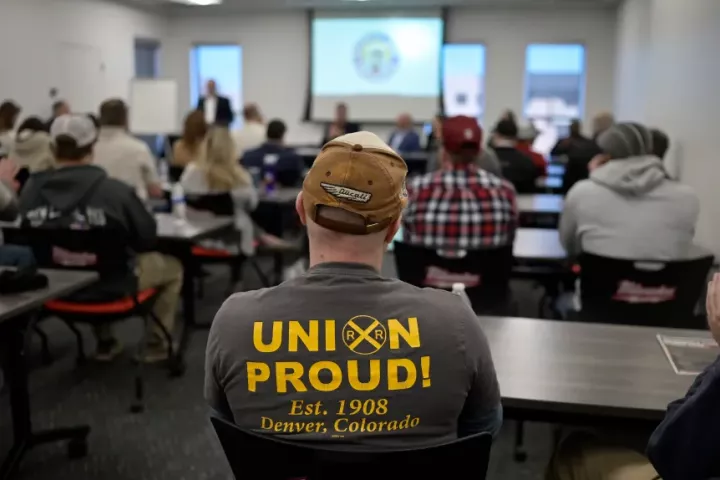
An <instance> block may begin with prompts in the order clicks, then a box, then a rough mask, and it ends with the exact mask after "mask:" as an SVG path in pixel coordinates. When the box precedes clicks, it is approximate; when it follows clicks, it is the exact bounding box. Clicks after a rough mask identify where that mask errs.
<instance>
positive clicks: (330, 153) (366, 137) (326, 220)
mask: <svg viewBox="0 0 720 480" xmlns="http://www.w3.org/2000/svg"><path fill="white" fill-rule="evenodd" d="M406 175H407V165H406V164H405V161H404V160H403V159H402V158H401V157H400V156H399V155H398V154H397V153H395V152H394V151H393V150H392V149H391V148H390V147H389V146H388V145H387V144H385V143H384V142H383V141H382V140H380V138H378V137H377V136H376V135H375V134H373V133H370V132H358V133H351V134H348V135H343V136H341V137H338V138H336V139H335V140H332V141H330V142H328V143H327V144H326V145H325V146H324V147H323V149H322V150H321V152H320V154H319V155H318V156H317V158H316V159H315V162H314V163H313V166H312V168H311V169H310V172H309V173H308V174H307V176H306V177H305V181H304V183H303V190H302V195H301V196H300V197H298V205H297V207H298V213H299V214H300V216H301V218H302V219H303V220H304V222H305V223H306V224H307V226H308V235H309V237H310V248H311V257H312V255H313V249H328V250H333V253H334V254H335V255H334V258H338V255H340V256H342V258H344V259H346V260H347V261H352V260H353V259H355V260H358V261H360V260H361V257H363V256H367V255H380V256H381V255H382V252H383V251H384V250H385V245H386V243H387V242H389V241H390V240H391V239H392V236H394V234H395V232H396V231H397V227H398V225H399V220H400V217H401V215H402V211H403V209H404V208H405V204H406V202H407V191H406V190H405V177H406ZM316 253H317V252H316ZM321 256H322V255H321Z"/></svg>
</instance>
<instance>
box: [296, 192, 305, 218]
mask: <svg viewBox="0 0 720 480" xmlns="http://www.w3.org/2000/svg"><path fill="white" fill-rule="evenodd" d="M295 210H296V211H297V214H298V216H299V217H300V222H301V223H302V224H303V225H307V218H306V215H305V205H304V204H303V194H302V192H300V193H298V196H297V198H296V199H295Z"/></svg>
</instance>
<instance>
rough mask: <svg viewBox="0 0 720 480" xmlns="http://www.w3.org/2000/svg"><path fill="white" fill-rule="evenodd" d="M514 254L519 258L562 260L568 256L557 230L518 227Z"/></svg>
mask: <svg viewBox="0 0 720 480" xmlns="http://www.w3.org/2000/svg"><path fill="white" fill-rule="evenodd" d="M513 256H514V257H515V258H516V259H518V260H542V261H562V260H565V259H566V258H567V253H566V252H565V249H564V248H563V246H562V245H561V244H560V235H559V233H558V231H557V230H551V229H545V228H518V229H517V231H516V232H515V243H514V244H513Z"/></svg>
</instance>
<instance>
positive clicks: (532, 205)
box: [517, 193, 565, 214]
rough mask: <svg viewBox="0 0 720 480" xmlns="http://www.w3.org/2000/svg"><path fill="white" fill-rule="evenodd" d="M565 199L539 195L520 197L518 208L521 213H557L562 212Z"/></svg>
mask: <svg viewBox="0 0 720 480" xmlns="http://www.w3.org/2000/svg"><path fill="white" fill-rule="evenodd" d="M564 203H565V199H564V198H563V196H562V195H551V194H544V193H543V194H537V195H525V194H522V195H518V196H517V206H518V210H519V211H520V212H521V213H555V214H559V213H561V212H562V209H563V204H564Z"/></svg>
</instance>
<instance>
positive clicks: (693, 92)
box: [617, 0, 720, 255]
mask: <svg viewBox="0 0 720 480" xmlns="http://www.w3.org/2000/svg"><path fill="white" fill-rule="evenodd" d="M627 3H628V5H625V8H624V9H623V10H621V11H620V19H619V23H620V24H621V25H622V24H623V23H624V22H625V20H626V18H623V16H627V15H628V12H629V13H630V15H633V14H634V13H636V12H637V11H638V10H637V9H638V8H639V9H640V11H644V15H642V16H641V18H640V20H639V21H640V22H645V23H647V24H649V25H652V28H651V30H650V41H649V42H648V45H650V46H651V48H650V49H649V51H647V52H646V53H645V55H644V58H643V60H642V62H643V63H644V64H646V65H647V66H646V67H645V72H644V75H642V77H641V81H640V82H639V83H633V82H630V81H625V80H623V79H622V77H619V79H620V80H622V81H621V82H619V83H618V84H617V90H618V98H619V99H623V98H625V99H629V98H632V97H633V96H635V97H636V98H637V100H636V101H635V102H632V103H629V105H630V108H627V107H624V108H623V109H622V111H623V117H624V118H625V119H637V120H639V121H642V122H645V123H647V124H649V125H652V126H657V127H659V128H662V129H663V130H666V131H667V132H668V134H669V135H670V137H671V139H672V140H673V141H674V142H675V143H676V144H678V145H679V146H680V167H681V168H680V170H681V177H680V178H681V181H682V182H683V183H687V184H689V185H691V186H693V187H694V188H695V190H696V191H697V193H698V195H699V197H700V205H701V211H700V222H699V224H698V230H697V236H696V239H697V241H698V243H700V244H702V245H705V246H707V247H709V248H710V249H712V250H713V251H714V252H715V253H716V254H717V255H720V198H718V187H717V185H718V180H720V161H719V160H718V150H717V135H718V133H717V119H718V112H720V95H718V82H717V79H718V78H720V57H719V56H718V54H717V48H718V45H720V2H718V1H717V0H693V1H692V2H677V1H676V0H629V1H628V2H627ZM644 3H647V4H648V5H640V6H638V5H635V4H644ZM621 35H622V32H621ZM626 38H627V37H626ZM637 49H638V48H637V47H636V45H634V44H633V42H631V41H630V42H627V48H623V49H621V50H620V51H619V52H618V64H619V65H620V66H622V65H623V64H625V65H628V64H630V63H631V62H632V54H633V52H634V51H637ZM640 49H641V50H642V49H643V48H642V47H641V48H640ZM619 68H621V67H619ZM618 106H619V107H622V106H621V105H618ZM633 109H634V111H633Z"/></svg>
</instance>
